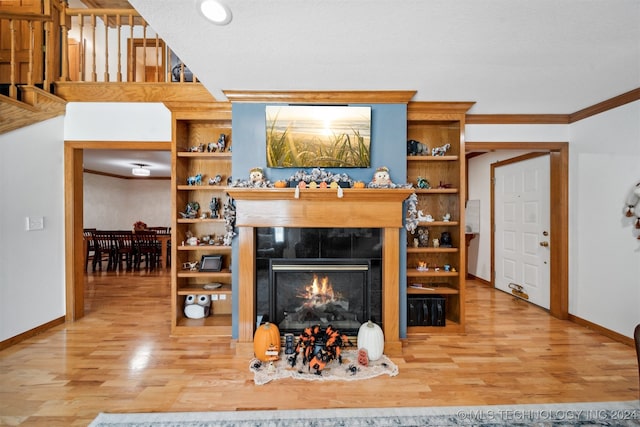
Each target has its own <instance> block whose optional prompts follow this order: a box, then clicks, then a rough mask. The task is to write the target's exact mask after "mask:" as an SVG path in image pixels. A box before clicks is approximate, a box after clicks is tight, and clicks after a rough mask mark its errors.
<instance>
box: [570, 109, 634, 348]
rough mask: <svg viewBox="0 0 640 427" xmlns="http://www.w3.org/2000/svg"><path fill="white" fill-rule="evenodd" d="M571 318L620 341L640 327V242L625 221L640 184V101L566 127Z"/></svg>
mask: <svg viewBox="0 0 640 427" xmlns="http://www.w3.org/2000/svg"><path fill="white" fill-rule="evenodd" d="M570 137H571V141H572V142H573V143H572V145H571V149H570V152H569V153H570V162H569V164H570V167H569V190H570V192H569V207H570V210H571V214H572V215H571V218H572V219H573V220H572V221H571V223H570V224H569V231H570V232H569V262H570V268H569V272H570V275H569V312H570V313H571V314H574V315H576V316H578V317H580V318H583V319H586V320H588V321H590V322H593V323H595V324H598V325H601V326H603V327H605V328H607V329H611V330H613V331H616V332H619V333H621V334H623V335H625V336H628V337H631V336H632V335H633V328H634V326H635V325H636V324H638V323H640V240H637V239H635V238H634V236H633V233H632V230H631V224H630V223H629V221H628V219H627V218H626V217H625V216H624V215H623V208H624V204H625V200H626V198H627V195H628V191H629V190H630V189H631V188H632V186H633V185H635V184H636V183H637V182H640V101H636V102H634V103H631V104H627V105H624V106H622V107H619V108H616V109H615V110H611V111H607V112H605V113H602V114H599V115H597V116H594V117H590V118H588V119H585V120H581V121H579V122H577V123H575V124H572V125H571V126H570Z"/></svg>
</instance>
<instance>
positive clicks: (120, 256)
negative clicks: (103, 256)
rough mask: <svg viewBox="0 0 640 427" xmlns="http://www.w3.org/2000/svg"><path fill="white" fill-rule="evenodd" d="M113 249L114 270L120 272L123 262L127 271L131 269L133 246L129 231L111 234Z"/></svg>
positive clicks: (131, 234) (131, 235)
mask: <svg viewBox="0 0 640 427" xmlns="http://www.w3.org/2000/svg"><path fill="white" fill-rule="evenodd" d="M113 240H114V244H115V248H114V257H115V259H114V261H115V262H114V269H116V268H118V269H120V270H122V261H123V260H124V262H125V266H126V269H127V271H129V270H131V269H132V268H133V258H134V245H133V233H132V232H131V230H120V231H114V232H113Z"/></svg>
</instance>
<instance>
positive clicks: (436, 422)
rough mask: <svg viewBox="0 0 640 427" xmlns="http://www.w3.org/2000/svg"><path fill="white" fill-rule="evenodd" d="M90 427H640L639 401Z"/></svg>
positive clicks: (134, 421) (151, 418) (318, 412)
mask: <svg viewBox="0 0 640 427" xmlns="http://www.w3.org/2000/svg"><path fill="white" fill-rule="evenodd" d="M89 426H90V427H125V426H126V427H223V426H224V427H229V426H236V427H333V426H349V427H365V426H366V427H388V426H394V427H408V426H439V427H447V426H485V427H488V426H496V427H506V426H527V427H528V426H536V427H570V426H619V427H630V426H640V402H638V401H637V400H635V401H630V402H596V403H562V404H543V405H500V406H463V407H433V408H361V409H315V410H298V411H239V412H170V413H149V414H100V415H98V417H97V418H96V419H95V420H93V422H92V423H91V424H90V425H89Z"/></svg>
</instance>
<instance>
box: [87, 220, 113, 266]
mask: <svg viewBox="0 0 640 427" xmlns="http://www.w3.org/2000/svg"><path fill="white" fill-rule="evenodd" d="M92 233H93V243H94V246H93V247H94V250H95V255H94V256H93V271H96V266H98V267H99V269H100V271H102V263H103V261H105V260H106V261H107V271H109V270H113V269H114V267H115V253H114V248H115V245H114V243H113V233H112V232H111V231H104V230H96V231H94V232H92Z"/></svg>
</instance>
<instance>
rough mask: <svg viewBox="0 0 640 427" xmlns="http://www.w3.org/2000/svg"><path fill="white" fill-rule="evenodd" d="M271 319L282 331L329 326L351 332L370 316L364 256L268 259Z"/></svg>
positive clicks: (367, 268)
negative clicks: (355, 257)
mask: <svg viewBox="0 0 640 427" xmlns="http://www.w3.org/2000/svg"><path fill="white" fill-rule="evenodd" d="M270 270H271V280H270V286H271V291H272V300H273V304H272V305H271V313H270V316H269V317H270V318H271V321H272V322H273V323H275V324H277V325H278V328H279V329H280V331H281V332H282V333H288V332H291V333H299V332H300V331H302V330H303V329H304V328H306V327H309V326H313V325H320V326H321V327H322V328H326V327H327V326H329V325H333V327H335V328H337V329H338V330H339V331H340V332H343V333H353V332H354V331H357V330H358V328H359V327H360V325H361V324H362V323H363V322H364V321H366V320H368V319H369V318H370V301H369V296H370V293H369V288H370V278H369V272H370V270H371V267H370V262H369V260H365V259H340V260H336V259H329V260H325V259H279V260H271V268H270Z"/></svg>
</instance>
